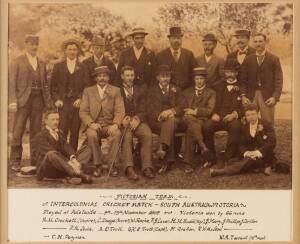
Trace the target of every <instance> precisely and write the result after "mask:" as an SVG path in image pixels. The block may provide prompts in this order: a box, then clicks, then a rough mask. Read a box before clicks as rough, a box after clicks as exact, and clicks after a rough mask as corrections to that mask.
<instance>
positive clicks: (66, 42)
mask: <svg viewBox="0 0 300 244" xmlns="http://www.w3.org/2000/svg"><path fill="white" fill-rule="evenodd" d="M72 44H75V45H76V46H77V48H78V49H79V50H81V44H80V42H79V41H76V40H67V41H64V42H63V44H62V48H63V49H64V50H65V49H66V47H67V46H68V45H72Z"/></svg>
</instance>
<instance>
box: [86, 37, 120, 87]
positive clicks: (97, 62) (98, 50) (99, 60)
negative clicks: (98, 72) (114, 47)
mask: <svg viewBox="0 0 300 244" xmlns="http://www.w3.org/2000/svg"><path fill="white" fill-rule="evenodd" d="M105 47H106V45H105V40H104V39H103V38H102V37H101V36H96V37H95V38H94V39H93V42H92V48H93V54H94V55H93V56H92V57H89V58H87V59H85V60H84V61H83V63H84V64H85V65H86V66H87V69H88V74H89V85H95V81H94V78H93V76H92V73H93V72H94V70H95V68H96V67H98V66H107V67H108V68H109V69H110V71H111V72H110V76H111V77H110V82H111V83H112V84H116V81H115V79H116V73H117V71H116V67H115V65H114V64H113V62H112V61H110V60H109V59H108V58H107V57H105V56H104V51H105Z"/></svg>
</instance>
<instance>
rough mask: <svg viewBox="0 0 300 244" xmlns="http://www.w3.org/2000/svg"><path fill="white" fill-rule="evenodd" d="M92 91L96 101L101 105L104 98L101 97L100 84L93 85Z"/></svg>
mask: <svg viewBox="0 0 300 244" xmlns="http://www.w3.org/2000/svg"><path fill="white" fill-rule="evenodd" d="M91 91H92V93H93V95H94V96H93V97H94V98H95V99H96V101H97V102H98V103H99V104H100V105H101V103H102V100H101V97H100V94H99V91H98V86H97V85H95V86H94V87H93V89H91Z"/></svg>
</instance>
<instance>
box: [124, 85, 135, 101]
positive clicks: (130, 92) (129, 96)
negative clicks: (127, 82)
mask: <svg viewBox="0 0 300 244" xmlns="http://www.w3.org/2000/svg"><path fill="white" fill-rule="evenodd" d="M124 88H125V90H126V91H127V96H126V97H127V99H129V100H132V98H133V92H132V87H128V86H127V87H124Z"/></svg>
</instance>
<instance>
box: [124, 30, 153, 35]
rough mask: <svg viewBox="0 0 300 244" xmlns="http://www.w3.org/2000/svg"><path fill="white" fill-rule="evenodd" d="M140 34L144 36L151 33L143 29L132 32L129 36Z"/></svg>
mask: <svg viewBox="0 0 300 244" xmlns="http://www.w3.org/2000/svg"><path fill="white" fill-rule="evenodd" d="M138 34H142V35H144V36H147V35H148V34H149V33H148V32H143V31H138V32H132V33H130V34H129V35H128V36H134V35H138Z"/></svg>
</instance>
